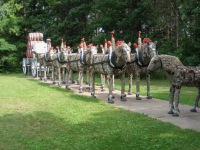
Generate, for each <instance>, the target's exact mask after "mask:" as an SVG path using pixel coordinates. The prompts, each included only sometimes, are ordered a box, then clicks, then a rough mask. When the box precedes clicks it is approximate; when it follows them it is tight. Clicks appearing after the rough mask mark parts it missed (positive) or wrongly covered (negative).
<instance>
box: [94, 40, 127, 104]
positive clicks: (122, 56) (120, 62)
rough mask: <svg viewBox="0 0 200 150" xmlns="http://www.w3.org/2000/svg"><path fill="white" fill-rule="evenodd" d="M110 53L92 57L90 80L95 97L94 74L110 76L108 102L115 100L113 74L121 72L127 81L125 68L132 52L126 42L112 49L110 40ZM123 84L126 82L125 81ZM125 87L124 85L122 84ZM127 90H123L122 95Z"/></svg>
mask: <svg viewBox="0 0 200 150" xmlns="http://www.w3.org/2000/svg"><path fill="white" fill-rule="evenodd" d="M108 47H109V54H106V55H102V54H95V55H93V56H92V57H91V66H90V69H91V70H90V81H91V84H90V85H91V95H92V96H94V97H95V85H94V84H95V83H94V75H95V74H96V73H99V74H103V75H106V76H108V80H109V84H108V85H109V96H108V103H114V101H113V94H112V91H113V75H115V74H118V73H119V72H121V73H120V74H121V78H122V79H123V80H122V81H125V79H124V78H125V75H124V73H123V72H124V70H125V68H126V64H127V63H129V62H130V52H131V49H130V47H129V46H128V45H127V44H126V43H122V44H121V45H119V46H117V47H116V48H115V49H112V48H113V47H112V43H111V42H110V41H108ZM121 84H124V83H123V82H122V83H121ZM121 87H124V86H121ZM124 92H125V91H123V90H122V91H121V96H122V97H124V96H123V95H124V94H125V93H124Z"/></svg>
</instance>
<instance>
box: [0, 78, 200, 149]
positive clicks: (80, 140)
mask: <svg viewBox="0 0 200 150" xmlns="http://www.w3.org/2000/svg"><path fill="white" fill-rule="evenodd" d="M157 82H159V81H157ZM152 83H153V82H152ZM155 85H156V84H155ZM155 85H154V86H155ZM160 85H162V84H160ZM0 89H1V90H0V137H1V138H0V149H2V150H4V149H5V150H7V149H9V150H10V149H11V150H12V149H13V150H16V149H17V150H18V149H19V150H27V149H31V150H32V149H33V150H35V149H37V150H38V149H39V150H40V149H41V150H49V149H62V150H63V149H66V150H90V149H91V150H96V149H97V150H118V149H119V150H132V149H134V150H163V149H169V150H173V149H174V150H178V149H187V150H199V149H200V147H199V137H200V133H199V132H195V131H192V130H185V129H181V128H179V127H177V126H174V125H172V124H170V123H164V122H161V121H159V120H156V119H152V118H150V117H148V116H146V115H143V114H138V113H133V112H131V111H127V110H123V109H120V108H116V107H115V106H113V105H110V104H107V103H104V102H102V101H100V100H98V99H94V98H90V97H86V96H80V95H77V94H75V93H73V92H71V91H66V90H65V89H61V88H59V87H57V86H54V85H50V84H45V83H42V82H41V81H39V80H35V79H32V78H26V77H24V76H23V75H22V74H0ZM166 91H168V90H167V89H166ZM152 95H153V94H152Z"/></svg>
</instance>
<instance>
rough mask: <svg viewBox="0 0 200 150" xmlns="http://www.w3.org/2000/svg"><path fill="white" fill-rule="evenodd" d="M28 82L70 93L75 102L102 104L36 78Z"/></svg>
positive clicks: (97, 100) (95, 99) (94, 99)
mask: <svg viewBox="0 0 200 150" xmlns="http://www.w3.org/2000/svg"><path fill="white" fill-rule="evenodd" d="M27 80H29V81H31V82H35V83H37V84H38V85H40V86H44V87H47V88H51V89H53V90H56V91H59V92H65V93H68V94H70V98H72V99H74V100H80V101H85V102H92V103H99V102H101V101H100V100H99V99H97V98H93V97H89V96H84V95H78V94H76V93H75V92H74V91H72V90H67V89H64V88H61V87H59V86H58V85H54V84H52V83H45V82H41V80H39V79H38V80H37V79H34V78H27Z"/></svg>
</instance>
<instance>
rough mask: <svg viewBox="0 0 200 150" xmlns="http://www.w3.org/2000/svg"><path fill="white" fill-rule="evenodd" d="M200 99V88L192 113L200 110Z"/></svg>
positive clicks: (199, 88)
mask: <svg viewBox="0 0 200 150" xmlns="http://www.w3.org/2000/svg"><path fill="white" fill-rule="evenodd" d="M199 99H200V86H199V87H198V95H197V97H196V99H195V101H194V108H193V109H191V110H190V112H197V110H196V108H199V105H198V103H199Z"/></svg>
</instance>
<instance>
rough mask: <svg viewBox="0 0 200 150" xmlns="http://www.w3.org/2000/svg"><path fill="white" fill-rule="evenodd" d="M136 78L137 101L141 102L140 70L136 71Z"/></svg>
mask: <svg viewBox="0 0 200 150" xmlns="http://www.w3.org/2000/svg"><path fill="white" fill-rule="evenodd" d="M135 77H136V100H141V99H142V98H141V97H140V72H139V70H138V69H136V70H135Z"/></svg>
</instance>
